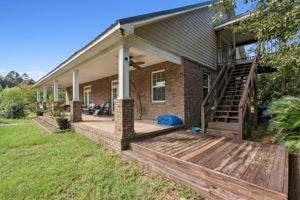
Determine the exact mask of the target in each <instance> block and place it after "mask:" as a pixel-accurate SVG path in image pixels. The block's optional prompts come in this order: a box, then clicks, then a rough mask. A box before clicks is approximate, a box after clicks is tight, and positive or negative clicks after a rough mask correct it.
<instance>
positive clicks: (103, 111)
mask: <svg viewBox="0 0 300 200" xmlns="http://www.w3.org/2000/svg"><path fill="white" fill-rule="evenodd" d="M110 102H111V101H110V99H107V100H105V101H104V102H103V104H102V105H101V106H100V107H99V108H96V109H95V111H94V112H93V115H94V116H98V115H110V114H111V111H110V110H111V109H110V107H111V105H110Z"/></svg>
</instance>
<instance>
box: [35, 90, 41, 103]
mask: <svg viewBox="0 0 300 200" xmlns="http://www.w3.org/2000/svg"><path fill="white" fill-rule="evenodd" d="M36 101H37V102H38V103H40V102H41V91H40V88H38V89H36Z"/></svg>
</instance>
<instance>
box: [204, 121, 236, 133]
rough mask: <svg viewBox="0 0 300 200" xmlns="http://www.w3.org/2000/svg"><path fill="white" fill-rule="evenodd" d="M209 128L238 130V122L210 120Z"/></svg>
mask: <svg viewBox="0 0 300 200" xmlns="http://www.w3.org/2000/svg"><path fill="white" fill-rule="evenodd" d="M208 128H211V129H219V130H228V131H237V130H238V128H239V127H238V124H237V123H225V122H208Z"/></svg>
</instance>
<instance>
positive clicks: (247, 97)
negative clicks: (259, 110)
mask: <svg viewBox="0 0 300 200" xmlns="http://www.w3.org/2000/svg"><path fill="white" fill-rule="evenodd" d="M258 58H259V56H258V55H256V56H255V57H254V60H253V63H252V66H251V69H250V72H249V76H248V78H247V81H246V85H245V87H244V91H243V94H242V97H241V100H240V103H239V106H238V123H239V125H238V126H239V127H238V140H240V141H241V140H243V127H244V121H245V119H246V118H247V119H248V127H249V130H250V129H251V127H250V126H251V125H250V123H251V120H250V112H251V106H252V105H254V109H256V105H255V104H256V79H257V62H258ZM246 114H248V116H246ZM250 134H251V133H250Z"/></svg>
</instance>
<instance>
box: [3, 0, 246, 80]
mask: <svg viewBox="0 0 300 200" xmlns="http://www.w3.org/2000/svg"><path fill="white" fill-rule="evenodd" d="M199 2H203V1H202V0H142V1H141V0H115V1H113V0H111V1H104V0H1V1H0V75H5V74H7V73H8V72H9V71H11V70H14V71H17V72H20V73H23V72H26V73H28V74H29V76H30V77H32V78H34V79H35V80H37V79H39V78H41V77H42V76H43V75H45V74H46V73H47V72H49V71H50V70H51V69H53V68H54V67H56V66H57V65H58V64H60V63H61V62H63V61H64V60H65V59H66V58H68V57H69V56H70V55H71V54H73V53H74V52H75V51H77V50H78V49H80V48H81V47H83V46H84V45H85V44H87V43H88V42H89V41H91V40H92V39H94V38H95V37H96V36H97V35H98V34H100V33H101V32H102V31H104V30H105V29H106V28H107V27H109V26H110V25H111V24H113V23H114V22H115V20H117V19H119V18H124V17H130V16H134V15H139V14H145V13H149V12H155V11H161V10H165V9H171V8H176V7H180V6H185V5H190V4H195V3H199ZM249 9H251V6H250V5H247V6H245V5H244V4H243V3H242V0H238V8H237V10H236V13H237V14H239V13H242V12H245V11H247V10H249Z"/></svg>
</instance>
